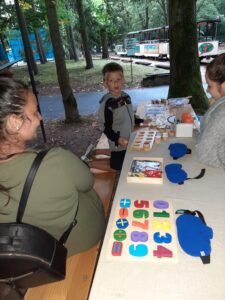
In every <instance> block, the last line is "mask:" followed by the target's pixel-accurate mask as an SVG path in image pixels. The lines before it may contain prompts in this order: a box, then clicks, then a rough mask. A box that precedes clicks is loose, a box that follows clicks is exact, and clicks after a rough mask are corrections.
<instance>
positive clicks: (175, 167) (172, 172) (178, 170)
mask: <svg viewBox="0 0 225 300" xmlns="http://www.w3.org/2000/svg"><path fill="white" fill-rule="evenodd" d="M182 167H183V166H182V165H181V164H167V165H166V166H165V172H166V176H167V178H168V180H169V181H171V182H172V183H177V184H183V183H184V181H185V180H189V179H200V178H202V177H203V176H204V175H205V169H201V172H200V174H199V175H197V176H196V177H192V178H189V177H188V174H187V173H186V172H185V171H184V170H183V169H182Z"/></svg>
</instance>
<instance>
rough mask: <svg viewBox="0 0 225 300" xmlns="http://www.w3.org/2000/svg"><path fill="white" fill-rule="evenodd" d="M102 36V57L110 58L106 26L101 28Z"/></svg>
mask: <svg viewBox="0 0 225 300" xmlns="http://www.w3.org/2000/svg"><path fill="white" fill-rule="evenodd" d="M100 37H101V44H102V58H103V59H105V58H109V51H108V38H107V32H106V30H105V28H101V29H100Z"/></svg>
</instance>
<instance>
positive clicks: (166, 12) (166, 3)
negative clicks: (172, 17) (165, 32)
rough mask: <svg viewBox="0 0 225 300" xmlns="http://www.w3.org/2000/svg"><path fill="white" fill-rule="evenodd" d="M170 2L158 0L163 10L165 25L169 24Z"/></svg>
mask: <svg viewBox="0 0 225 300" xmlns="http://www.w3.org/2000/svg"><path fill="white" fill-rule="evenodd" d="M168 2H169V0H158V3H159V5H160V7H161V9H162V11H163V16H164V22H165V23H164V25H168V23H169V22H168Z"/></svg>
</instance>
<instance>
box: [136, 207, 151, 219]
mask: <svg viewBox="0 0 225 300" xmlns="http://www.w3.org/2000/svg"><path fill="white" fill-rule="evenodd" d="M148 216H149V212H148V211H147V210H145V209H135V210H134V211H133V217H134V218H136V219H141V218H144V219H147V218H148Z"/></svg>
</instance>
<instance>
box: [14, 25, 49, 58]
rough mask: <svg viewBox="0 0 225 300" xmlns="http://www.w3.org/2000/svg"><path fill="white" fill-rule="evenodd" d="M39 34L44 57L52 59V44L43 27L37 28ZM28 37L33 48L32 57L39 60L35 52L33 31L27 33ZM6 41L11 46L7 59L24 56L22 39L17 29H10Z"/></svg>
mask: <svg viewBox="0 0 225 300" xmlns="http://www.w3.org/2000/svg"><path fill="white" fill-rule="evenodd" d="M39 34H40V36H41V38H42V41H43V47H44V51H45V55H46V58H47V59H48V60H52V59H54V55H53V50H52V44H51V42H50V40H49V38H48V36H47V34H46V31H45V29H43V28H42V29H39ZM29 39H30V43H31V47H32V49H33V53H34V57H35V59H36V60H39V54H38V52H37V45H36V41H35V35H34V33H30V34H29ZM8 41H9V45H10V48H11V51H10V52H11V53H9V54H10V57H9V59H10V60H17V59H21V58H24V48H23V40H22V37H21V34H20V31H19V30H13V31H10V33H9V35H8Z"/></svg>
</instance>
